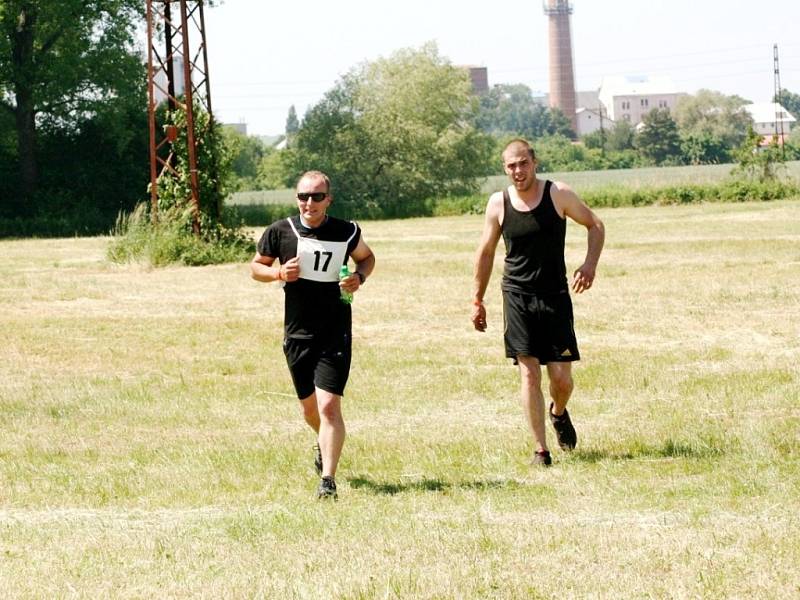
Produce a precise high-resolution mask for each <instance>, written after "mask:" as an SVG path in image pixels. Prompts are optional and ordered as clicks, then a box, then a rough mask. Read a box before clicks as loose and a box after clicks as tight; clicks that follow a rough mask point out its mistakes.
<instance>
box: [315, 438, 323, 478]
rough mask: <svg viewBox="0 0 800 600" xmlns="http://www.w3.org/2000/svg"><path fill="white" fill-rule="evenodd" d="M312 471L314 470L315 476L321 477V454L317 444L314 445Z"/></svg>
mask: <svg viewBox="0 0 800 600" xmlns="http://www.w3.org/2000/svg"><path fill="white" fill-rule="evenodd" d="M314 469H316V471H317V475H322V452H321V451H320V449H319V444H314Z"/></svg>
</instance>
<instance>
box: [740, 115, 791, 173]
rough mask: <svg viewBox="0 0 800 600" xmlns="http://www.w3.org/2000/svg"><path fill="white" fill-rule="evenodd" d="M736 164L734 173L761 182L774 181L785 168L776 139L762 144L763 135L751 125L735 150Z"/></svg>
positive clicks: (782, 155)
mask: <svg viewBox="0 0 800 600" xmlns="http://www.w3.org/2000/svg"><path fill="white" fill-rule="evenodd" d="M736 158H737V160H738V164H737V165H736V167H734V168H733V171H732V173H733V174H734V175H743V176H744V177H746V178H751V179H756V180H758V181H760V182H762V183H766V182H770V181H774V180H776V179H777V178H778V175H779V173H780V171H782V170H784V169H785V168H786V165H785V158H784V154H783V152H781V148H780V146H779V145H778V141H777V140H776V139H774V138H773V140H772V142H770V143H769V144H767V145H764V137H763V136H761V135H759V134H757V133H756V132H755V131H754V130H753V128H752V127H750V128H749V129H748V131H747V137H746V138H745V140H744V142H743V143H742V145H741V146H740V147H739V148H738V150H737V151H736Z"/></svg>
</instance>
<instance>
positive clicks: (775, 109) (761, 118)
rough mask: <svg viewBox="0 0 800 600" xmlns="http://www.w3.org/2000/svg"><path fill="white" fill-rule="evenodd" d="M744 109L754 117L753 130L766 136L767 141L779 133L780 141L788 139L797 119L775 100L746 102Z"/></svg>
mask: <svg viewBox="0 0 800 600" xmlns="http://www.w3.org/2000/svg"><path fill="white" fill-rule="evenodd" d="M744 109H745V110H746V111H747V112H748V113H749V114H750V116H751V117H753V130H754V131H755V132H756V133H757V134H758V135H762V136H764V138H765V142H767V143H769V142H770V141H772V137H773V136H774V135H778V137H779V138H780V137H781V134H783V137H782V139H779V140H778V141H779V143H783V142H785V141H786V138H787V137H788V135H789V130H790V129H791V128H792V125H793V124H794V123H795V121H796V120H797V119H795V118H794V117H793V116H792V115H791V114H790V113H789V111H788V110H786V109H785V108H784V107H783V106H781V105H780V104H777V103H775V102H757V103H754V104H745V105H744Z"/></svg>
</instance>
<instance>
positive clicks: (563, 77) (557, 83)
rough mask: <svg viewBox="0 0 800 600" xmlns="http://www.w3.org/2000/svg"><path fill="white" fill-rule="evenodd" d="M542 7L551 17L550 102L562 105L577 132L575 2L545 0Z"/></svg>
mask: <svg viewBox="0 0 800 600" xmlns="http://www.w3.org/2000/svg"><path fill="white" fill-rule="evenodd" d="M543 7H544V14H546V15H547V16H548V17H549V20H550V35H549V40H550V52H549V54H550V106H552V107H555V108H559V109H561V112H563V113H564V115H565V116H566V117H567V118H568V119H569V121H570V123H571V125H572V130H573V131H574V132H575V133H576V135H577V132H578V118H577V115H576V114H575V109H576V108H577V107H576V106H575V104H576V100H575V69H574V67H573V64H572V36H571V34H570V25H569V16H570V15H571V14H572V6H570V3H569V0H544V4H543Z"/></svg>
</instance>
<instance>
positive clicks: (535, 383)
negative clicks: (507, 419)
mask: <svg viewBox="0 0 800 600" xmlns="http://www.w3.org/2000/svg"><path fill="white" fill-rule="evenodd" d="M503 167H504V169H505V172H506V175H508V176H509V178H510V179H511V184H512V185H510V186H508V188H507V189H505V190H504V191H502V192H496V193H495V194H493V195H492V196H491V197H490V198H489V202H488V204H487V206H486V219H485V222H484V228H483V235H482V236H481V241H480V244H479V246H478V251H477V254H476V256H475V286H474V294H475V295H474V298H473V300H472V303H473V310H472V323H473V325H474V326H475V329H477V330H478V331H486V309H485V307H484V305H483V297H484V294H485V293H486V287H487V286H488V285H489V278H490V277H491V274H492V265H493V263H494V254H495V250H496V248H497V243H498V242H499V241H500V237H501V236H502V237H503V240H504V242H505V246H506V257H505V268H504V271H503V281H502V285H501V288H502V291H503V318H504V321H505V323H504V325H505V330H504V340H505V347H506V356H507V357H509V358H512V359H514V363H515V364H519V371H520V378H521V383H522V403H523V406H524V408H525V414H526V417H527V420H528V425H529V426H530V428H531V432H532V434H533V437H534V440H535V442H536V446H537V448H536V454H535V455H534V463H535V464H540V465H545V466H547V465H550V464H551V461H552V459H551V457H550V452H549V450H548V448H547V436H546V432H545V426H544V395H543V393H542V386H541V383H542V373H541V365H546V366H547V375H548V377H549V379H550V396H551V398H552V402H551V403H550V410H549V414H550V421H551V422H552V424H553V428H554V429H555V432H556V437H557V439H558V444H559V446H560V447H561V448H562V449H563V450H572V449H573V448H574V447H575V445H576V444H577V441H578V438H577V434H576V433H575V428H574V427H573V425H572V421H571V420H570V417H569V413H568V412H567V402H568V400H569V397H570V394H572V389H573V382H572V369H571V366H572V361H575V360H579V359H580V355H579V353H578V344H577V341H576V339H575V332H574V330H573V318H572V301H571V300H570V296H569V283H568V281H567V268H566V264H565V262H564V238H565V235H566V229H567V228H566V217H569V218H571V219H572V220H573V221H575V222H576V223H579V224H581V225H583V226H584V227H586V230H587V232H588V248H587V251H586V258H585V260H584V262H583V264H582V265H581V266H580V267H578V268H577V269H576V270H575V272H574V273H573V278H572V290H573V291H574V292H575V293H578V294H580V293H582V292H584V291H585V290H588V289H589V288H591V287H592V283H593V282H594V278H595V272H596V269H597V262H598V260H599V259H600V252H601V251H602V249H603V241H604V239H605V229H604V228H603V223H602V222H601V221H600V219H599V218H597V215H596V214H594V212H592V211H591V210H590V209H589V207H588V206H586V205H585V204H584V203H583V202H581V200H580V199H579V198H578V196H577V195H576V194H575V192H573V191H572V190H571V189H570V188H569V187H568V186H567V185H566V184H564V183H562V182H560V181H555V182H553V181H542V180H540V179H538V178H537V177H536V155H535V153H534V151H533V148H531V146H530V144H528V142H526V141H525V140H520V139H517V140H513V141H512V142H510V143H509V144H508V145H507V146H506V148H505V149H504V150H503Z"/></svg>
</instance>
